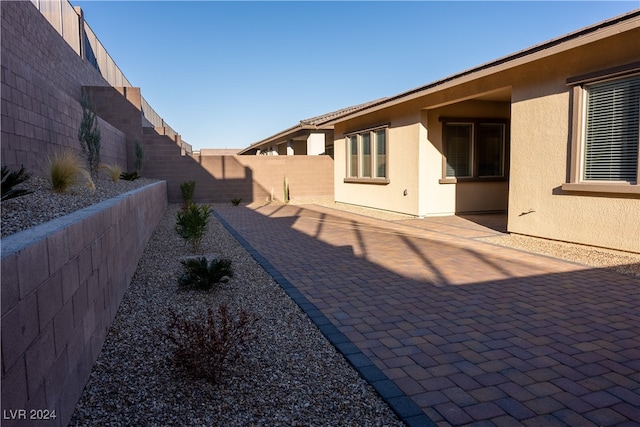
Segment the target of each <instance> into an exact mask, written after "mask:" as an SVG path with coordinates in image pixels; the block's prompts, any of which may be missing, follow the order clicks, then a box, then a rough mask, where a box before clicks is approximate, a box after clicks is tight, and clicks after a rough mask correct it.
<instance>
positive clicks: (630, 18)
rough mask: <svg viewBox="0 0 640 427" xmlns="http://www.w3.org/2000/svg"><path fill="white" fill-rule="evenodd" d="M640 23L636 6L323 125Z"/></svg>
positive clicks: (602, 36) (639, 25) (566, 48)
mask: <svg viewBox="0 0 640 427" xmlns="http://www.w3.org/2000/svg"><path fill="white" fill-rule="evenodd" d="M638 27H640V9H636V10H634V11H631V12H629V13H626V14H624V15H620V16H617V17H615V18H611V19H608V20H605V21H602V22H600V23H597V24H595V25H592V26H589V27H586V28H582V29H580V30H577V31H574V32H571V33H569V34H565V35H564V36H561V37H558V38H555V39H552V40H549V41H547V42H544V43H541V44H538V45H535V46H532V47H529V48H527V49H524V50H521V51H519V52H516V53H513V54H510V55H507V56H504V57H501V58H498V59H496V60H493V61H491V62H488V63H485V64H482V65H479V66H477V67H473V68H470V69H468V70H465V71H462V72H460V73H456V74H453V75H451V76H449V77H445V78H443V79H440V80H436V81H435V82H432V83H429V84H427V85H424V86H419V87H417V88H415V89H411V90H408V91H406V92H402V93H400V94H398V95H395V96H391V97H388V98H384V99H382V100H380V101H379V102H373V103H372V104H371V105H368V106H367V107H364V108H362V109H360V110H358V111H355V112H350V113H347V114H344V115H341V116H338V117H334V118H331V119H330V120H327V121H326V122H323V123H321V124H322V125H335V124H336V123H339V122H342V121H345V120H349V119H353V118H356V117H359V116H362V115H365V114H369V113H371V112H374V111H377V110H381V109H383V108H388V107H392V106H394V105H397V104H401V103H404V102H407V101H411V100H413V99H416V98H420V97H422V96H425V95H429V94H431V93H435V92H438V91H441V90H444V89H447V88H449V87H453V86H457V85H460V84H463V83H466V82H469V81H472V80H476V79H479V78H481V77H484V76H486V75H489V74H493V73H497V72H500V71H504V70H507V69H509V68H513V67H516V66H520V65H523V64H526V63H529V62H533V61H537V60H540V59H542V58H545V57H548V56H551V55H555V54H557V53H560V52H563V51H566V50H569V49H574V48H576V47H578V46H582V45H584V44H587V43H592V42H594V41H597V40H601V39H603V38H606V37H609V36H611V35H614V34H618V33H620V32H624V31H629V30H632V29H635V28H638Z"/></svg>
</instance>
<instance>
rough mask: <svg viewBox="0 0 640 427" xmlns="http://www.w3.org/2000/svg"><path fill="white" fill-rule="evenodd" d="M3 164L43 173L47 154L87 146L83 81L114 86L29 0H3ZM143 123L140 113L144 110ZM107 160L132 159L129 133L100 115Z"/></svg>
mask: <svg viewBox="0 0 640 427" xmlns="http://www.w3.org/2000/svg"><path fill="white" fill-rule="evenodd" d="M0 7H1V11H2V22H1V25H0V27H1V28H0V29H1V32H2V34H1V37H0V42H1V43H2V58H1V61H0V62H1V68H2V88H1V90H0V92H1V94H2V122H1V125H2V126H1V128H2V147H1V151H2V164H3V165H7V166H9V168H11V169H15V168H19V167H20V166H21V165H24V166H25V167H26V168H27V169H28V170H30V171H32V172H40V171H41V169H42V167H43V165H44V160H45V158H46V155H47V154H51V153H53V152H54V151H55V150H57V149H61V148H71V149H74V150H77V151H78V152H79V151H80V149H81V145H80V142H79V141H78V128H79V126H80V121H81V119H82V107H81V106H80V94H81V91H82V87H83V86H109V84H108V83H107V81H106V80H104V79H103V78H102V76H101V75H100V72H99V71H98V70H96V69H95V68H94V67H93V66H92V65H91V64H90V63H89V62H88V61H86V60H83V59H82V58H81V57H80V56H78V54H77V53H76V52H75V51H74V50H73V49H72V48H71V46H69V45H68V44H67V43H66V42H65V41H64V40H63V39H62V38H61V37H60V35H59V34H58V32H57V31H56V30H55V29H54V28H53V27H52V26H51V25H50V24H49V23H48V22H47V20H46V19H45V18H44V16H42V14H41V13H40V12H39V11H38V9H37V8H36V7H35V6H34V5H33V4H32V3H31V2H29V1H2V2H0ZM138 121H139V122H140V116H139V115H138ZM99 126H100V130H101V134H102V151H101V154H102V156H101V157H102V161H103V162H104V163H118V164H120V165H122V166H123V167H126V164H127V152H126V146H125V143H126V138H125V134H124V133H123V132H122V131H121V130H118V129H117V128H115V127H114V126H112V125H111V124H109V123H108V122H107V121H105V120H102V119H99Z"/></svg>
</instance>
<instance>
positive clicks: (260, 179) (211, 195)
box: [142, 134, 334, 203]
mask: <svg viewBox="0 0 640 427" xmlns="http://www.w3.org/2000/svg"><path fill="white" fill-rule="evenodd" d="M143 149H144V151H145V160H144V162H143V169H142V175H144V176H146V177H150V178H158V179H164V180H166V181H167V192H168V198H169V202H171V203H179V202H181V201H182V195H181V192H180V183H182V182H184V181H195V182H196V190H195V194H194V199H195V201H196V202H209V203H228V202H230V201H231V200H232V199H235V198H241V199H242V201H243V203H251V202H258V201H266V200H271V199H273V200H280V201H282V200H284V188H283V184H284V179H285V178H286V179H287V181H288V183H289V197H290V200H291V201H301V200H306V199H316V198H323V199H330V200H333V195H334V189H333V159H331V157H329V156H212V155H181V149H180V147H179V146H178V145H176V142H175V141H174V140H172V139H171V138H170V137H167V136H161V135H157V134H156V135H149V134H147V135H144V142H143Z"/></svg>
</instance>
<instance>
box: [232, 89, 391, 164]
mask: <svg viewBox="0 0 640 427" xmlns="http://www.w3.org/2000/svg"><path fill="white" fill-rule="evenodd" d="M377 101H380V100H375V101H370V102H366V103H364V104H359V105H354V106H352V107H347V108H343V109H341V110H338V111H333V112H331V113H326V114H322V115H320V116H315V117H311V118H309V119H303V120H300V123H298V124H296V125H294V126H292V127H290V128H288V129H285V130H283V131H281V132H278V133H277V134H275V135H272V136H270V137H268V138H265V139H263V140H261V141H258V142H255V143H253V144H251V145H250V146H249V147H247V148H244V149H242V150H240V151H239V152H238V155H247V154H255V155H266V156H278V155H280V156H315V155H320V154H327V155H330V156H333V140H334V138H333V125H329V124H327V122H328V121H330V120H331V119H333V118H335V117H338V116H342V115H344V114H348V113H352V112H355V111H358V110H359V109H361V108H364V107H366V106H367V105H370V104H372V103H374V102H377Z"/></svg>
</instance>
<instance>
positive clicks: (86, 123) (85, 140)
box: [78, 95, 102, 179]
mask: <svg viewBox="0 0 640 427" xmlns="http://www.w3.org/2000/svg"><path fill="white" fill-rule="evenodd" d="M80 104H81V105H82V121H81V122H80V128H79V129H78V140H79V141H80V144H81V145H82V152H83V154H84V156H85V158H86V160H87V167H88V170H89V173H90V174H91V176H92V177H93V178H94V179H95V178H97V177H98V168H99V167H100V147H101V140H102V137H101V136H100V128H99V127H98V116H97V115H96V111H95V106H94V105H93V102H92V101H91V99H90V98H89V97H88V96H87V95H82V98H80Z"/></svg>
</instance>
